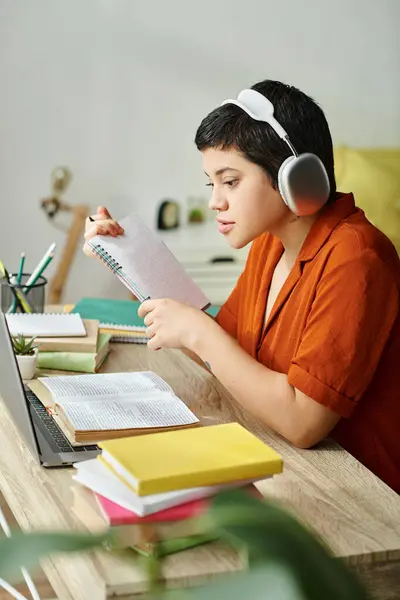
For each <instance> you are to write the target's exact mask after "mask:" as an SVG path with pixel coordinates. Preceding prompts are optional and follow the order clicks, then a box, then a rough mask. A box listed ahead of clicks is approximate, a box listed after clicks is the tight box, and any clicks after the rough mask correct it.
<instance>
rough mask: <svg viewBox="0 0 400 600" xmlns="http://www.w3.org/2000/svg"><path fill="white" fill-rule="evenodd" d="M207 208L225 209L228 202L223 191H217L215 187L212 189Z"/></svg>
mask: <svg viewBox="0 0 400 600" xmlns="http://www.w3.org/2000/svg"><path fill="white" fill-rule="evenodd" d="M208 207H209V208H211V210H226V209H227V207H228V202H227V200H226V198H225V194H224V193H223V190H218V189H217V188H216V187H215V186H214V187H213V192H212V195H211V198H210V202H209V203H208Z"/></svg>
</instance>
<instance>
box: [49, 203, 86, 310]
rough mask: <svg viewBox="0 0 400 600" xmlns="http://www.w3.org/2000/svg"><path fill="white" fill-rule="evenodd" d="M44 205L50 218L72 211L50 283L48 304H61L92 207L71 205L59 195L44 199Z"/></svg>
mask: <svg viewBox="0 0 400 600" xmlns="http://www.w3.org/2000/svg"><path fill="white" fill-rule="evenodd" d="M42 207H43V208H44V210H45V211H46V212H47V215H48V216H49V217H50V218H53V217H54V216H55V214H56V213H57V212H59V211H60V210H61V211H67V212H71V213H72V222H71V225H70V227H69V229H68V231H67V239H66V242H65V245H64V249H63V252H62V255H61V259H60V261H59V263H58V268H57V272H56V274H55V276H54V277H53V279H52V280H51V281H50V283H49V293H48V298H47V303H48V304H60V303H61V301H62V295H63V291H64V286H65V283H66V280H67V277H68V273H69V271H70V268H71V265H72V261H73V259H74V256H75V253H76V250H77V247H78V245H79V243H80V242H81V240H82V236H83V232H84V229H85V220H86V218H87V217H88V216H89V214H90V207H89V206H86V205H76V206H73V205H70V204H68V203H67V202H64V201H63V200H60V199H58V198H57V197H52V198H45V199H44V200H42Z"/></svg>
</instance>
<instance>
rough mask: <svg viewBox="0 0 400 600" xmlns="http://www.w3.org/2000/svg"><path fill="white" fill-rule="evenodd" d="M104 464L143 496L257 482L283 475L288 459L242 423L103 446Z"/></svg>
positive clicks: (128, 439) (170, 433)
mask: <svg viewBox="0 0 400 600" xmlns="http://www.w3.org/2000/svg"><path fill="white" fill-rule="evenodd" d="M99 446H100V448H102V451H103V452H102V457H101V458H102V460H103V461H105V462H106V463H108V464H109V465H110V467H111V468H112V470H113V471H114V472H115V473H116V474H117V475H118V476H119V477H120V479H121V480H122V481H123V482H124V483H125V484H126V485H128V486H129V487H131V488H132V489H133V490H134V491H135V493H136V494H137V495H138V496H147V495H150V494H159V493H162V492H170V491H173V490H182V489H187V488H193V487H199V486H211V485H218V484H222V483H232V482H235V481H242V480H256V479H263V478H265V477H270V476H271V475H275V474H278V473H281V472H282V468H283V460H282V458H281V457H280V456H279V454H278V453H277V452H275V450H273V449H272V448H270V447H269V446H267V445H266V444H264V443H263V442H262V441H261V440H259V439H258V438H257V437H256V436H255V435H253V434H252V433H250V432H249V431H247V429H245V428H244V427H242V426H241V425H239V423H227V424H223V425H214V426H210V427H200V428H196V429H190V430H180V431H170V432H163V433H154V434H150V435H146V436H136V437H130V438H125V439H120V440H108V441H105V442H101V443H99Z"/></svg>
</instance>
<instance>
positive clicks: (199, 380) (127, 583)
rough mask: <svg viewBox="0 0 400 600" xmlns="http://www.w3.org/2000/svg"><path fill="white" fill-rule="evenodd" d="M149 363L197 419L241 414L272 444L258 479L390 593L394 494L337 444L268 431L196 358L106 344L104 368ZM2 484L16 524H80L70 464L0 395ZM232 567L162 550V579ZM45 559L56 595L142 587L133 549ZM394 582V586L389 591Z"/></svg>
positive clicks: (396, 542)
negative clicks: (18, 425)
mask: <svg viewBox="0 0 400 600" xmlns="http://www.w3.org/2000/svg"><path fill="white" fill-rule="evenodd" d="M147 369H150V370H153V371H155V372H156V373H158V374H159V375H161V376H162V377H164V378H165V379H166V380H167V381H168V382H169V383H170V384H171V385H172V387H173V388H174V389H175V391H176V393H177V394H178V395H179V396H180V397H181V398H182V399H183V400H184V401H185V402H186V403H187V404H188V405H189V406H190V407H191V408H192V409H193V411H194V412H195V413H196V414H197V415H198V416H199V417H200V416H201V417H202V418H203V419H204V422H209V423H217V422H226V421H232V420H236V421H240V422H241V423H243V424H244V425H246V426H247V427H248V428H249V429H251V430H252V431H253V432H254V433H255V434H257V435H259V436H260V437H261V438H262V439H263V440H265V441H266V442H267V443H269V444H271V446H273V447H274V448H275V449H276V450H277V451H278V452H280V453H281V454H282V456H283V458H284V460H285V469H284V473H283V474H282V475H279V476H277V477H275V478H273V479H272V480H270V481H267V482H265V483H263V484H262V485H261V489H262V491H263V492H264V494H265V495H267V496H272V497H275V498H279V500H281V501H282V503H283V504H285V505H286V506H287V507H289V508H290V509H291V510H293V511H294V512H295V514H296V515H297V516H298V517H299V518H300V519H301V520H302V521H303V522H305V523H306V524H308V525H309V526H310V527H312V528H314V529H315V530H316V531H317V532H318V533H319V534H320V535H321V536H322V538H323V539H324V540H325V542H326V543H327V544H328V545H329V546H330V547H331V549H332V550H333V551H334V553H335V554H336V555H337V556H341V557H343V558H344V559H345V560H346V562H347V563H348V564H349V565H351V566H352V567H353V568H354V569H356V570H357V571H358V572H360V573H361V574H362V576H363V577H365V579H366V581H367V582H368V585H369V587H370V589H371V590H372V591H373V597H374V598H380V599H385V600H389V599H393V600H394V599H395V598H398V597H399V589H400V498H399V497H398V496H397V495H396V494H395V493H394V492H392V491H391V490H390V489H389V488H388V487H387V486H386V485H384V484H383V483H382V482H381V481H380V480H379V479H377V478H376V477H375V476H374V475H372V474H371V473H370V472H369V471H368V470H367V469H365V468H364V467H363V466H362V465H360V464H359V463H358V462H357V461H356V460H355V459H354V458H352V457H351V456H350V455H349V454H348V453H347V452H345V451H344V450H343V449H341V448H340V447H338V446H337V445H336V444H334V443H331V442H326V443H324V444H322V445H321V446H320V447H319V449H316V450H298V449H294V448H292V447H291V446H290V445H289V444H287V443H286V442H284V441H283V440H282V439H280V438H279V437H278V436H276V435H274V434H272V433H271V432H266V431H265V430H263V429H262V428H261V427H260V426H258V425H257V424H256V423H255V422H254V420H252V419H251V418H250V417H249V415H248V414H245V413H244V412H243V410H242V409H241V408H240V407H239V406H238V405H237V404H236V403H235V402H234V401H233V400H232V399H231V397H230V396H229V394H228V393H227V392H226V390H224V388H223V387H222V386H221V385H220V384H219V382H218V381H217V380H216V379H215V378H214V377H213V376H212V375H211V374H210V373H208V372H207V371H205V369H204V368H202V367H201V366H199V365H198V364H196V363H195V362H193V361H191V360H190V359H189V358H188V357H186V356H184V355H183V354H182V353H181V352H179V351H159V352H152V351H149V350H148V349H147V347H145V346H144V347H143V346H135V345H124V344H113V345H112V351H111V354H110V356H109V358H108V359H107V361H106V363H105V365H104V367H103V371H104V372H107V371H108V372H112V371H114V372H115V371H121V372H122V371H133V370H147ZM0 424H1V425H0V435H1V453H0V488H1V491H2V493H3V494H4V496H5V498H6V500H7V502H8V504H9V506H10V508H11V510H12V512H13V513H14V515H15V517H16V519H17V521H18V522H19V524H20V525H21V527H22V528H23V529H27V530H30V529H58V530H60V529H62V530H65V529H78V528H81V525H80V524H79V522H78V520H77V519H76V518H75V517H74V516H73V515H72V514H71V513H70V510H69V507H70V505H71V500H72V499H71V491H70V485H71V469H58V470H46V469H43V468H41V467H40V466H39V465H38V464H36V462H35V461H34V460H33V458H32V456H31V454H30V452H29V451H28V450H27V448H26V447H25V444H24V443H23V441H22V440H21V437H20V435H19V433H18V432H17V430H16V429H15V427H14V425H13V423H12V421H11V420H10V418H9V416H8V413H7V411H6V410H5V408H4V407H3V405H2V403H0ZM238 567H239V560H238V558H237V557H236V556H235V555H234V554H233V553H231V552H230V551H227V550H222V549H218V546H216V545H208V546H204V547H201V548H197V549H193V550H190V551H187V552H185V553H182V554H178V555H176V556H172V557H170V558H169V559H168V560H167V562H166V566H165V575H166V577H167V578H168V580H169V583H170V585H177V586H182V585H192V584H195V583H199V582H201V581H204V579H206V578H207V577H208V576H210V575H211V574H213V573H215V572H216V571H217V572H227V571H230V570H234V569H237V568H238ZM43 569H44V571H45V573H46V575H47V576H48V578H49V581H50V583H51V584H52V586H53V588H54V590H55V592H56V594H57V597H58V598H59V600H72V599H73V600H89V599H90V600H100V599H102V600H103V599H105V598H109V597H111V596H112V595H113V594H117V595H119V596H121V597H122V598H123V599H124V600H127V599H128V598H133V597H134V596H135V595H136V594H140V593H141V592H143V591H144V589H145V580H144V577H143V574H142V572H141V570H140V568H139V566H138V565H137V564H136V563H135V562H134V560H133V559H132V558H130V559H129V560H128V559H126V558H125V559H124V558H123V557H121V556H118V555H117V554H110V553H105V552H100V551H99V552H95V553H93V554H91V555H88V554H83V555H80V556H77V555H63V556H55V557H53V558H52V559H51V560H50V559H46V560H45V561H44V562H43ZM396 590H397V591H396Z"/></svg>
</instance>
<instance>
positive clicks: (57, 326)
mask: <svg viewBox="0 0 400 600" xmlns="http://www.w3.org/2000/svg"><path fill="white" fill-rule="evenodd" d="M5 317H6V319H7V325H8V328H9V330H10V333H11V335H18V334H22V335H24V336H26V337H33V336H42V337H83V336H86V329H85V325H84V324H83V321H82V319H81V317H80V315H77V314H75V315H72V314H65V313H60V314H58V313H45V314H44V313H43V314H42V313H14V314H12V313H11V314H6V315H5Z"/></svg>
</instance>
